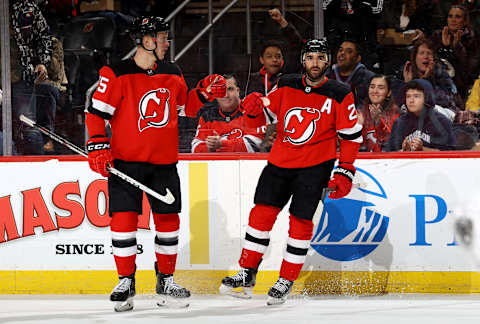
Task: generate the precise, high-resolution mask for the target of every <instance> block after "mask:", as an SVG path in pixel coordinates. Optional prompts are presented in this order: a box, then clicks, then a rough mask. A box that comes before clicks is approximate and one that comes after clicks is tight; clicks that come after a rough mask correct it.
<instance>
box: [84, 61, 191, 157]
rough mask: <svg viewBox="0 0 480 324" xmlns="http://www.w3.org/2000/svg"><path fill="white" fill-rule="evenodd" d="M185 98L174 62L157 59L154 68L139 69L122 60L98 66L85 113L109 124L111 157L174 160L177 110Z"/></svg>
mask: <svg viewBox="0 0 480 324" xmlns="http://www.w3.org/2000/svg"><path fill="white" fill-rule="evenodd" d="M186 99H187V85H186V83H185V80H184V79H183V75H182V73H181V71H180V69H179V68H178V67H177V65H175V64H172V63H167V62H158V63H157V66H156V67H155V69H153V70H143V69H141V68H140V67H139V66H137V65H136V63H135V61H134V60H125V61H121V62H119V63H117V64H115V65H112V66H104V67H103V68H102V69H101V70H100V80H99V84H98V87H97V90H96V91H95V93H94V95H93V98H92V106H91V107H88V110H87V112H88V113H90V114H95V115H97V116H99V117H101V118H103V119H106V120H108V121H109V122H110V125H111V128H112V139H111V148H112V155H113V157H114V158H115V159H121V160H124V161H139V162H149V163H153V164H171V163H175V162H177V161H178V115H177V113H178V114H180V113H182V112H183V110H184V107H185V102H186ZM90 135H92V134H90Z"/></svg>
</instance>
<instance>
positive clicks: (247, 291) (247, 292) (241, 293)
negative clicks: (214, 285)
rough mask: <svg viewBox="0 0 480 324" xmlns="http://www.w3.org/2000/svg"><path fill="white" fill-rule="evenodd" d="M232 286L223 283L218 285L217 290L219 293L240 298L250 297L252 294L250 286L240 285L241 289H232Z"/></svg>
mask: <svg viewBox="0 0 480 324" xmlns="http://www.w3.org/2000/svg"><path fill="white" fill-rule="evenodd" d="M233 289H234V288H232V287H229V286H225V285H224V284H221V285H220V288H218V292H219V293H220V295H225V296H232V297H235V298H240V299H251V298H252V295H253V288H252V287H242V288H241V290H233Z"/></svg>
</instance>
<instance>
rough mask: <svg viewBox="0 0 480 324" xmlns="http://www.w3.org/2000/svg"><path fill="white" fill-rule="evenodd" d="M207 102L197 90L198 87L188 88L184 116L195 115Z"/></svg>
mask: <svg viewBox="0 0 480 324" xmlns="http://www.w3.org/2000/svg"><path fill="white" fill-rule="evenodd" d="M207 102H208V101H207V100H206V99H205V98H203V96H202V95H201V94H200V93H199V92H198V87H197V88H195V89H192V90H190V91H189V92H188V97H187V103H186V105H185V116H187V117H197V113H198V111H199V110H200V108H201V107H202V106H203V105H204V104H206V103H207Z"/></svg>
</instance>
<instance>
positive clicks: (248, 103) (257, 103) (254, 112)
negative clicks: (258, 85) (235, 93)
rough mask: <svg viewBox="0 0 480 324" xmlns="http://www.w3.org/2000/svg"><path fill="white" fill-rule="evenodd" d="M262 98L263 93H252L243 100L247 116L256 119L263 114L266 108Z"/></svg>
mask: <svg viewBox="0 0 480 324" xmlns="http://www.w3.org/2000/svg"><path fill="white" fill-rule="evenodd" d="M262 97H263V95H262V94H261V93H259V92H252V93H250V94H249V95H248V96H246V97H245V98H244V99H243V100H242V108H243V111H244V112H245V114H246V115H247V116H249V117H256V116H258V115H260V114H261V113H262V112H263V108H264V107H265V106H264V104H263V100H262Z"/></svg>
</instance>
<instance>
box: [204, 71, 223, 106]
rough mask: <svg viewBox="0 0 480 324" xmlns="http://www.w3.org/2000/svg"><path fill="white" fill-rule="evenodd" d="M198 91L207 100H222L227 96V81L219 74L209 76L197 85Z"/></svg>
mask: <svg viewBox="0 0 480 324" xmlns="http://www.w3.org/2000/svg"><path fill="white" fill-rule="evenodd" d="M197 88H198V91H199V92H200V94H201V95H202V96H203V97H204V98H205V99H206V100H207V101H213V100H214V99H215V98H223V97H225V96H226V94H227V81H226V80H225V78H224V77H223V76H221V75H220V74H211V75H209V76H207V77H205V78H204V79H202V80H200V81H199V82H198V84H197Z"/></svg>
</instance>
